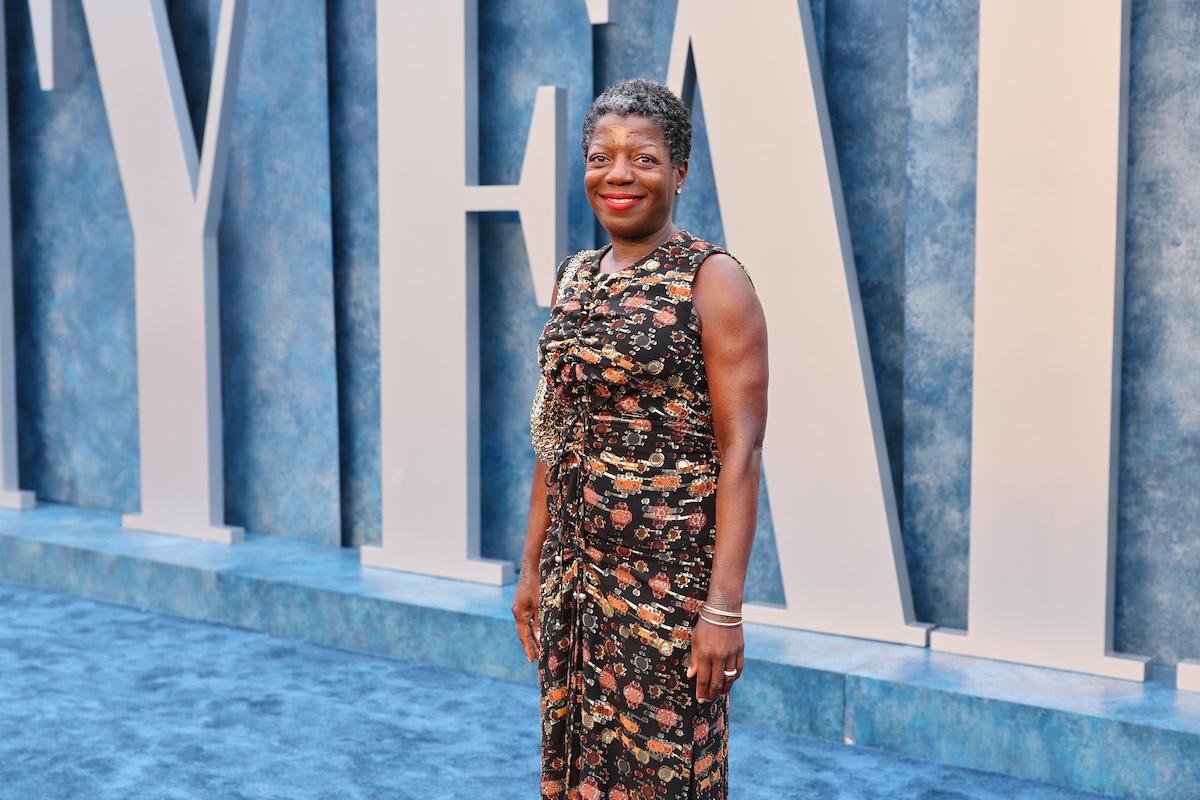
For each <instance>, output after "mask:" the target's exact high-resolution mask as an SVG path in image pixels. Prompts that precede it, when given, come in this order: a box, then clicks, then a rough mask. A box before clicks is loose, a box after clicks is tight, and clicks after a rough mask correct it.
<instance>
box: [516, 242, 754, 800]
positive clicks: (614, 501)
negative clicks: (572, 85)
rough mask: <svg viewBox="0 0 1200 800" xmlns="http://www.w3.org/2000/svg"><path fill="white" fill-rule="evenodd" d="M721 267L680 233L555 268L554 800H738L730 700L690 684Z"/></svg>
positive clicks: (547, 343) (549, 389)
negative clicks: (731, 794)
mask: <svg viewBox="0 0 1200 800" xmlns="http://www.w3.org/2000/svg"><path fill="white" fill-rule="evenodd" d="M606 247H607V246H606ZM725 252H726V251H725V250H724V249H723V248H721V247H718V246H714V245H712V244H710V243H708V242H705V241H702V240H700V239H698V238H696V237H695V236H693V235H691V234H690V233H688V232H687V231H685V230H679V231H677V232H676V233H675V234H674V235H673V236H672V237H671V238H669V239H668V240H667V241H665V242H663V243H662V244H660V245H659V246H658V247H657V248H655V249H654V250H653V251H652V252H650V253H648V254H647V255H645V256H644V257H642V258H641V259H639V260H638V261H636V262H635V263H633V264H631V265H629V266H628V267H626V268H625V269H622V270H620V271H617V272H613V273H610V274H603V273H601V272H600V258H601V257H602V256H603V255H604V250H603V249H601V250H584V251H581V252H579V253H576V254H575V255H574V256H571V257H569V258H567V259H566V260H564V261H563V262H562V263H561V264H560V265H559V270H558V297H557V302H556V303H555V305H554V307H553V308H552V309H551V315H550V320H549V322H547V323H546V326H545V328H544V329H543V331H542V334H541V337H540V339H539V342H538V365H539V367H540V368H541V373H542V380H541V382H540V383H539V388H538V393H537V395H536V396H535V399H534V404H533V408H532V409H531V427H532V432H533V441H534V446H535V449H537V451H538V454H539V456H540V457H541V458H542V460H543V462H544V463H545V464H546V465H547V467H548V468H549V469H548V472H547V478H546V483H547V500H546V503H547V507H548V510H549V514H550V526H549V529H548V531H547V535H546V542H545V544H544V546H543V548H542V552H541V558H540V561H539V573H540V575H539V577H540V587H541V592H540V605H539V621H540V625H541V656H540V658H539V662H538V677H539V682H540V689H541V720H542V769H541V796H542V797H543V798H558V799H559V800H641V799H642V798H645V799H647V800H649V799H650V798H653V800H725V799H726V798H727V797H728V793H727V792H728V789H727V784H728V781H727V775H728V770H727V755H728V712H729V708H728V706H729V698H728V696H727V695H724V696H718V697H717V698H715V699H713V700H710V701H708V702H705V703H699V702H697V701H696V679H695V678H694V677H693V678H691V679H689V678H688V677H687V670H688V667H689V665H690V663H691V661H690V659H691V648H690V642H691V632H692V628H693V626H694V625H695V623H696V622H697V620H698V613H699V610H700V606H701V604H702V603H704V601H705V600H706V598H707V595H708V583H709V576H710V573H711V566H712V557H713V550H714V545H715V542H716V528H715V522H716V486H717V476H718V474H719V471H720V460H719V457H718V452H717V445H716V438H715V436H714V433H713V427H712V409H711V406H710V403H709V397H708V384H707V376H706V373H705V368H704V359H703V354H702V352H701V348H700V318H699V316H698V315H697V314H696V313H695V312H694V310H693V307H692V280H693V278H694V277H695V275H696V272H697V270H698V269H699V267H700V265H701V263H702V262H703V261H704V259H705V258H707V257H708V256H709V255H711V254H713V253H725ZM739 263H740V262H739ZM743 269H744V267H743Z"/></svg>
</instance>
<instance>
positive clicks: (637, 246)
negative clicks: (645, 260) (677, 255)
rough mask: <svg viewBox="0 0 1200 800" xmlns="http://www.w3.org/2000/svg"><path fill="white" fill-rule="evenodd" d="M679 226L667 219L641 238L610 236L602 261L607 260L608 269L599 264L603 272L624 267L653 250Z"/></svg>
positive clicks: (673, 233) (676, 230) (674, 232)
mask: <svg viewBox="0 0 1200 800" xmlns="http://www.w3.org/2000/svg"><path fill="white" fill-rule="evenodd" d="M678 232H679V228H677V227H676V226H675V223H673V222H671V221H670V220H667V224H666V225H664V226H663V227H661V228H659V229H658V230H657V231H655V232H654V233H652V234H651V235H649V236H647V237H645V238H641V239H622V238H619V237H611V238H612V247H610V248H609V249H608V252H607V253H605V254H604V258H603V259H601V260H602V261H604V260H607V261H608V265H607V266H608V269H603V267H604V266H605V265H604V264H603V263H602V264H601V265H600V266H601V268H602V269H603V271H604V272H616V271H618V270H622V269H625V268H626V267H628V266H629V265H630V264H632V263H633V262H635V261H637V260H638V259H639V258H642V257H644V256H645V255H647V254H648V253H651V252H653V251H654V248H656V247H658V246H659V245H660V244H662V243H663V242H665V241H666V240H667V239H670V238H671V237H672V236H674V235H675V234H676V233H678Z"/></svg>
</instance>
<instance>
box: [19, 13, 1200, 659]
mask: <svg viewBox="0 0 1200 800" xmlns="http://www.w3.org/2000/svg"><path fill="white" fill-rule="evenodd" d="M800 1H801V2H806V1H807V0H800ZM5 5H6V11H7V13H8V20H9V25H8V45H9V56H8V58H9V64H8V67H9V92H10V112H11V113H10V119H11V125H12V159H13V161H12V169H13V197H14V217H15V219H14V226H15V228H14V248H15V282H16V297H17V319H16V325H17V335H18V370H19V381H20V383H19V403H20V446H21V467H22V486H23V487H25V488H29V489H33V490H35V491H37V492H38V494H39V496H41V497H43V498H46V499H48V500H58V501H63V502H67V503H74V504H78V505H85V506H94V507H102V508H109V509H114V510H132V509H134V508H136V507H137V505H138V458H137V452H138V446H137V410H136V385H137V384H136V372H135V368H134V353H135V342H134V335H133V262H132V232H131V231H130V229H129V221H128V217H127V215H126V212H125V204H124V196H123V194H122V191H121V186H120V181H119V176H118V175H117V171H116V163H115V159H114V157H113V153H112V146H111V141H110V139H109V134H108V127H107V121H106V119H105V117H104V109H103V104H102V101H101V97H100V93H99V89H98V86H97V84H96V75H95V69H94V67H93V64H92V62H91V54H90V53H91V51H90V47H89V45H88V42H87V38H86V36H85V29H84V25H83V18H82V12H81V10H80V8H79V3H78V0H71V1H70V2H68V3H67V10H68V23H69V24H68V37H69V44H70V46H71V49H72V51H73V53H74V55H75V58H74V61H75V63H74V65H73V68H72V71H73V74H72V75H71V78H70V80H69V83H68V86H67V88H66V89H64V90H63V91H60V92H56V93H52V94H45V93H42V92H41V91H40V90H39V89H38V86H37V76H36V72H35V69H34V57H33V52H32V48H31V43H30V34H29V22H28V17H27V13H26V11H25V2H24V0H7V2H6V4H5ZM217 5H218V3H217V0H177V2H173V3H171V4H170V6H171V7H170V12H171V22H172V29H173V31H174V33H175V36H176V40H177V46H178V49H179V54H180V60H181V65H182V71H183V77H184V83H185V87H186V89H187V94H188V101H189V107H190V108H191V110H192V114H193V122H194V124H195V127H196V131H197V135H199V133H200V132H201V131H202V129H203V119H202V117H203V113H204V101H205V95H206V93H207V87H208V80H209V71H210V61H211V39H212V36H213V33H214V30H215V24H214V21H215V14H216V9H217ZM610 8H611V11H610V14H611V20H612V22H611V23H610V24H609V25H606V26H601V27H599V28H595V29H593V28H592V27H591V26H590V25H589V24H588V20H587V14H586V10H585V6H584V0H561V2H559V3H555V4H548V3H544V2H538V0H480V11H479V14H480V26H479V63H480V66H481V71H480V85H479V89H480V107H479V114H480V145H481V148H480V149H481V152H480V172H481V179H482V180H483V181H484V182H486V183H508V182H513V181H515V180H516V179H517V178H518V175H519V172H520V167H521V158H522V155H523V152H524V147H525V138H526V135H527V133H528V126H529V117H530V114H531V112H532V108H533V98H534V93H535V90H536V87H537V86H538V85H539V84H541V83H557V84H559V85H562V86H565V87H566V88H567V92H568V106H569V108H568V124H569V127H570V130H571V134H570V135H571V137H572V139H571V143H570V145H571V149H570V153H571V156H572V167H571V169H572V171H571V175H570V181H571V184H572V195H571V200H570V207H569V225H570V246H571V248H572V249H573V250H574V249H579V248H583V247H590V246H593V245H596V244H600V243H602V242H603V241H604V238H603V232H602V231H601V230H598V229H597V227H596V225H595V222H594V218H593V216H592V215H591V212H590V209H589V208H588V206H587V203H586V201H585V199H584V196H583V193H582V190H581V184H582V174H583V163H582V158H581V157H580V155H579V150H578V145H577V140H576V136H577V133H576V132H577V131H578V129H579V125H580V123H581V121H582V118H583V114H584V111H585V110H586V108H587V104H588V102H589V101H590V99H591V97H593V96H594V95H595V94H596V93H597V92H598V91H600V90H601V89H603V88H604V87H605V86H607V85H609V84H610V83H612V82H613V81H615V80H618V79H620V78H624V77H630V76H635V75H647V76H649V77H652V78H656V79H658V80H662V79H664V78H665V75H666V68H667V57H668V53H669V44H670V37H671V33H672V28H673V25H674V17H675V3H674V0H612V2H611V3H610ZM374 9H375V3H374V2H372V1H371V0H328V2H326V3H320V2H312V3H303V4H294V3H284V2H283V0H265V1H264V0H260V2H256V3H255V4H254V6H253V8H252V9H251V15H250V23H249V25H248V27H247V41H246V46H247V49H246V58H245V62H244V70H243V75H242V82H241V90H240V92H239V98H238V105H237V110H236V117H235V127H234V148H233V157H232V161H231V165H230V179H229V191H228V196H227V197H226V201H225V210H224V219H223V222H222V227H221V236H220V256H221V305H222V314H221V336H222V354H223V361H224V365H223V381H224V403H223V408H224V412H225V415H226V426H227V427H226V436H225V442H226V459H227V460H226V491H227V513H228V516H229V519H230V521H231V522H235V523H240V524H244V525H246V526H247V527H248V528H250V529H251V530H254V531H258V532H262V533H268V534H273V535H278V536H287V537H295V538H303V539H309V540H313V541H320V542H324V543H328V544H334V543H338V542H341V543H343V544H346V545H351V546H357V545H359V544H362V543H367V542H370V543H374V542H378V541H379V535H380V532H379V524H380V523H379V520H380V511H379V486H378V484H379V482H378V475H379V434H378V426H379V414H380V407H379V392H378V354H379V349H378V348H379V342H378V339H379V332H378V310H379V304H378V296H377V294H378V293H377V286H378V246H377V239H376V236H377V215H378V211H377V202H376V192H377V182H376V174H375V172H376V147H377V142H376V135H375V40H374ZM812 9H813V16H814V22H815V26H816V34H817V37H818V42H819V45H820V47H821V49H822V63H823V64H824V78H825V85H826V89H827V95H828V98H829V106H830V114H831V119H832V126H833V132H834V137H835V144H836V148H837V155H838V159H839V167H840V169H841V174H842V179H843V184H844V190H845V198H846V205H847V215H848V221H849V225H850V230H851V238H852V241H853V244H854V250H855V256H856V261H857V266H858V275H859V282H860V288H861V290H862V297H863V305H864V311H865V314H866V319H867V330H868V336H869V343H870V347H871V353H872V359H873V366H874V370H875V376H876V380H877V384H878V386H879V390H880V402H881V409H882V413H883V418H884V428H885V435H886V439H887V444H888V450H889V457H890V467H891V473H892V475H893V477H894V479H895V482H896V488H897V497H898V498H899V499H900V501H901V508H902V520H903V525H904V544H905V550H906V553H907V555H908V559H909V568H910V573H911V576H912V583H913V594H914V599H915V602H916V608H917V612H918V616H919V617H920V618H921V619H922V620H926V621H931V622H936V623H939V624H944V625H954V626H961V625H964V624H965V622H966V610H967V575H968V571H967V563H968V552H969V546H968V545H969V539H968V522H969V498H970V495H969V477H970V476H969V472H970V428H971V409H970V401H971V347H972V318H973V313H972V306H973V299H974V278H973V269H974V263H973V256H972V253H973V248H974V202H975V197H974V193H975V180H974V170H975V103H976V73H977V51H978V0H937V1H936V2H935V0H909V2H908V3H886V4H880V3H877V2H872V1H871V0H813V2H812ZM1132 33H1133V36H1132V52H1131V81H1130V113H1129V119H1130V125H1129V130H1130V147H1129V190H1128V211H1129V220H1128V230H1127V252H1126V307H1125V320H1124V324H1125V329H1124V364H1123V375H1122V379H1123V383H1122V393H1121V402H1122V427H1121V451H1120V487H1119V525H1120V529H1119V537H1118V575H1117V589H1118V592H1117V594H1118V596H1117V646H1118V648H1119V649H1122V650H1126V651H1129V652H1140V653H1146V654H1150V655H1152V656H1154V657H1155V659H1156V660H1158V661H1161V662H1166V663H1171V662H1174V661H1175V660H1177V659H1178V658H1180V657H1188V656H1191V657H1197V656H1200V581H1196V580H1195V574H1196V573H1195V570H1196V565H1197V564H1198V563H1200V529H1198V526H1197V523H1196V520H1197V519H1200V323H1197V321H1196V320H1200V271H1198V270H1197V269H1196V266H1195V265H1196V264H1197V263H1200V236H1198V235H1197V234H1196V233H1194V231H1195V225H1194V220H1195V219H1196V216H1197V213H1200V189H1197V188H1196V187H1198V186H1200V160H1198V159H1197V158H1196V156H1195V154H1196V153H1198V152H1200V107H1198V105H1200V100H1198V99H1197V98H1198V97H1200V95H1197V94H1196V92H1195V91H1194V88H1193V87H1195V86H1196V85H1197V84H1198V83H1200V52H1198V51H1197V50H1196V47H1195V45H1194V42H1196V41H1197V40H1200V7H1198V6H1197V4H1192V3H1188V4H1184V3H1175V2H1171V1H1170V0H1145V1H1142V0H1136V1H1135V2H1134V3H1133V30H1132ZM758 79H760V80H769V77H768V76H760V77H759V78H758ZM703 90H704V81H703V75H701V77H700V81H699V89H698V92H697V98H696V107H695V122H696V131H695V137H694V152H693V157H692V160H691V164H690V171H689V177H688V182H687V185H686V187H685V189H684V193H683V195H681V197H680V206H679V213H678V218H677V221H678V222H679V224H681V225H683V226H684V227H687V228H689V229H691V230H693V231H694V232H696V233H697V234H699V235H702V236H705V237H708V238H711V239H713V240H716V241H722V240H723V237H724V231H723V227H722V224H721V213H720V208H719V204H718V202H717V199H716V196H715V190H714V184H713V178H712V166H711V158H710V154H709V152H708V143H707V136H706V133H705V127H704V107H703ZM480 245H481V258H480V268H481V284H480V285H481V298H482V303H481V308H480V314H481V325H482V330H483V332H484V334H483V338H482V342H481V348H482V370H483V374H482V376H481V377H482V381H483V386H484V397H483V404H482V420H483V424H484V426H485V436H484V440H483V460H482V465H483V511H484V531H483V549H484V555H487V556H492V557H503V558H510V559H517V558H519V555H520V552H521V547H522V539H523V536H524V530H525V515H526V511H527V508H528V498H529V495H528V492H529V482H530V475H531V472H532V467H533V453H532V450H531V449H530V447H529V441H528V429H527V424H528V417H527V414H528V402H529V397H530V394H531V392H532V389H533V384H534V379H535V377H536V374H535V364H534V358H533V348H534V346H535V342H536V337H537V333H538V331H539V330H540V328H541V324H542V322H543V320H544V318H545V314H546V310H545V309H544V308H539V307H538V306H537V305H536V303H535V301H534V297H533V288H532V285H531V282H530V280H529V273H528V267H527V265H526V254H525V246H524V241H523V238H522V234H521V229H520V225H519V222H518V220H517V217H516V215H515V214H487V215H484V217H483V220H482V223H481V225H480ZM424 255H426V254H424V253H419V252H414V253H413V265H414V268H417V267H418V266H419V264H420V260H421V258H422V257H423V256H424ZM551 266H552V265H538V268H543V269H549V268H551ZM750 266H751V269H752V270H753V265H750ZM774 413H782V412H781V411H780V410H775V411H774ZM284 467H286V468H284ZM769 477H770V476H764V487H765V488H764V494H763V497H762V499H761V503H760V507H761V511H760V526H759V535H758V538H757V539H756V542H755V546H754V551H753V553H752V556H751V564H750V573H749V576H748V580H747V597H748V598H749V599H752V600H761V601H768V602H781V601H782V600H783V596H782V590H781V587H780V582H779V571H778V563H777V561H776V557H775V549H774V534H773V529H772V526H771V522H770V506H769V502H768V497H767V492H766V488H769Z"/></svg>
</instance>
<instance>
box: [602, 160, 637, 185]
mask: <svg viewBox="0 0 1200 800" xmlns="http://www.w3.org/2000/svg"><path fill="white" fill-rule="evenodd" d="M632 174H633V169H632V165H631V164H630V163H629V159H627V158H625V157H624V156H617V157H616V158H615V159H613V165H612V167H611V168H610V169H609V170H608V179H609V181H611V182H613V183H628V182H629V180H630V177H631V176H632Z"/></svg>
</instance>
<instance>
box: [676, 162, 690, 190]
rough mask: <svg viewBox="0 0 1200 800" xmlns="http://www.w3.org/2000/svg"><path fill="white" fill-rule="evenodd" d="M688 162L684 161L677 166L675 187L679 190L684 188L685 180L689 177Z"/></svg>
mask: <svg viewBox="0 0 1200 800" xmlns="http://www.w3.org/2000/svg"><path fill="white" fill-rule="evenodd" d="M687 170H688V162H686V161H684V162H683V163H681V164H677V165H676V166H675V187H676V189H678V188H679V187H681V186H683V179H684V178H686V177H687Z"/></svg>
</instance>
